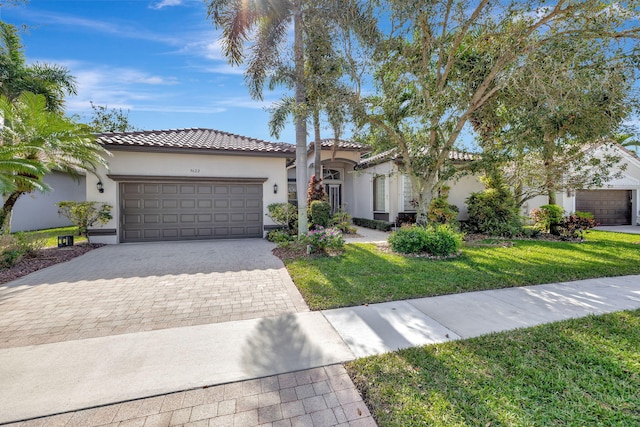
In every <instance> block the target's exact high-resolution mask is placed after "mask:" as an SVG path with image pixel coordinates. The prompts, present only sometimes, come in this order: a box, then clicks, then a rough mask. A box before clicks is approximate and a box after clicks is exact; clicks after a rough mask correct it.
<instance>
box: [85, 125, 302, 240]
mask: <svg viewBox="0 0 640 427" xmlns="http://www.w3.org/2000/svg"><path fill="white" fill-rule="evenodd" d="M98 142H99V143H100V144H102V145H103V146H104V148H106V149H107V150H108V151H109V152H111V154H112V157H110V158H109V159H108V162H109V170H101V171H100V172H99V174H98V175H99V176H100V181H98V179H96V178H87V181H86V195H87V200H92V201H98V202H105V203H109V204H111V205H112V206H113V210H112V215H113V219H112V220H111V222H109V223H108V224H105V225H104V226H102V227H99V228H95V229H92V230H91V231H90V233H89V235H90V237H91V240H92V241H93V242H100V243H124V242H153V241H168V240H195V239H214V238H241V237H263V235H264V231H265V228H268V226H269V225H272V222H271V220H270V219H269V218H268V217H267V216H266V214H267V206H268V205H269V204H271V203H276V202H285V201H286V200H287V162H288V161H289V160H291V159H293V158H294V157H295V147H294V146H292V145H290V144H285V143H271V142H267V141H262V140H258V139H254V138H248V137H244V136H239V135H235V134H230V133H226V132H220V131H216V130H212V129H180V130H166V131H143V132H125V133H108V134H101V135H98Z"/></svg>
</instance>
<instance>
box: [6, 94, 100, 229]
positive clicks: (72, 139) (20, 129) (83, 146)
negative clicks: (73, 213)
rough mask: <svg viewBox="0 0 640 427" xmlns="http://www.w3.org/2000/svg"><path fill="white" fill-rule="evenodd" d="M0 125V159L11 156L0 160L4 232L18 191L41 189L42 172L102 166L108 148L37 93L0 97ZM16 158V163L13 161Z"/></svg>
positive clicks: (70, 171)
mask: <svg viewBox="0 0 640 427" xmlns="http://www.w3.org/2000/svg"><path fill="white" fill-rule="evenodd" d="M0 112H1V113H2V115H3V116H4V126H3V127H2V130H1V133H0V137H1V140H0V159H3V158H4V157H8V155H12V157H13V161H14V163H13V164H11V163H4V162H0V176H2V177H3V181H4V182H5V183H6V184H5V185H4V188H3V196H4V204H3V206H2V208H1V209H0V228H1V230H2V231H3V232H5V233H6V232H9V231H10V227H11V212H12V211H13V207H14V205H15V203H16V202H17V201H18V199H19V198H20V197H21V196H22V195H23V194H28V193H31V192H33V191H36V190H41V191H44V190H47V189H48V187H47V185H46V184H45V183H44V177H45V174H46V173H48V172H50V171H52V170H56V171H61V172H63V173H67V174H70V175H71V176H78V175H79V174H83V173H94V174H95V173H96V170H97V168H98V167H99V166H105V167H106V161H105V159H104V157H103V156H106V155H107V154H108V153H107V151H105V150H104V149H103V148H102V147H101V146H100V145H99V144H97V143H96V141H95V138H94V137H93V133H92V130H91V128H90V127H89V126H87V125H84V124H79V123H76V122H74V121H73V120H71V119H69V118H67V117H65V116H63V115H62V114H60V113H58V112H55V111H49V109H48V108H47V101H46V98H45V97H44V96H43V95H35V94H33V93H30V92H25V93H23V94H22V95H20V96H19V97H18V98H17V99H14V100H13V101H11V100H9V99H7V98H6V97H4V96H2V97H0ZM16 162H17V163H16Z"/></svg>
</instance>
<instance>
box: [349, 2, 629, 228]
mask: <svg viewBox="0 0 640 427" xmlns="http://www.w3.org/2000/svg"><path fill="white" fill-rule="evenodd" d="M384 4H385V5H386V6H387V7H388V10H387V11H386V13H384V14H381V15H380V16H384V17H387V16H388V17H389V19H390V23H388V24H386V25H385V26H386V27H387V28H388V31H387V35H386V37H385V38H384V40H383V41H382V43H379V44H378V49H377V51H376V59H377V67H376V71H375V80H376V85H377V93H376V94H375V95H374V96H371V97H362V98H361V99H359V100H358V101H359V102H358V104H359V105H360V117H361V119H362V120H363V122H364V123H366V124H367V125H368V128H367V129H366V130H368V131H370V134H371V135H374V136H376V137H378V139H381V140H385V143H386V144H389V143H391V144H392V145H393V146H395V147H397V149H398V151H399V153H400V155H401V156H402V157H403V160H404V163H403V165H404V168H405V171H406V173H407V175H408V176H409V178H410V180H411V183H412V186H413V189H414V191H416V193H417V201H418V218H419V220H420V221H425V218H426V212H427V209H428V206H429V203H430V201H431V199H432V198H433V196H434V194H435V193H436V192H437V191H438V189H439V188H440V187H441V186H442V185H443V184H444V182H445V180H446V179H447V178H449V177H450V176H451V174H452V173H453V172H454V171H455V169H454V168H453V167H452V166H453V165H452V162H451V160H450V154H451V152H452V150H455V149H456V147H457V143H458V141H459V138H460V135H461V133H462V132H463V129H464V128H465V126H466V125H467V124H469V122H470V120H471V119H472V118H473V117H474V114H475V113H476V112H478V111H479V110H480V109H481V108H482V107H483V106H485V105H487V104H489V103H491V102H492V101H493V100H494V99H495V97H496V96H497V94H498V93H499V92H500V91H501V90H503V89H504V88H506V87H508V86H509V85H510V84H511V83H512V82H513V81H514V80H515V79H516V78H517V76H518V75H519V73H521V72H522V69H523V67H524V68H526V66H527V64H530V63H532V62H531V59H532V56H533V55H535V54H536V53H537V52H538V51H539V50H540V49H541V48H542V47H544V46H546V45H547V44H549V43H552V42H554V41H556V40H561V39H562V40H565V39H566V40H571V39H578V38H582V39H590V38H591V39H603V40H607V41H614V40H616V41H617V40H632V39H633V38H634V37H637V36H638V26H637V22H636V19H637V18H636V17H635V14H633V13H632V12H630V11H635V10H637V8H638V2H637V1H629V2H623V3H620V2H616V3H615V4H614V3H607V2H602V1H599V0H584V1H569V0H559V1H556V2H555V3H554V4H551V5H549V4H548V3H547V2H544V1H529V2H526V3H525V2H522V1H515V0H513V1H508V2H501V1H490V0H430V1H420V0H413V1H411V0H410V1H407V0H389V1H387V2H385V3H384ZM468 51H473V52H488V53H489V54H488V56H487V57H483V58H479V59H481V60H477V61H475V62H471V63H470V62H469V61H468V60H469V55H467V54H466V52H468Z"/></svg>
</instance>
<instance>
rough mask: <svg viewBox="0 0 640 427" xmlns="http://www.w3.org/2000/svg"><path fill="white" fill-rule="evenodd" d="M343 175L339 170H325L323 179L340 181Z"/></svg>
mask: <svg viewBox="0 0 640 427" xmlns="http://www.w3.org/2000/svg"><path fill="white" fill-rule="evenodd" d="M341 176H342V174H341V173H340V171H339V170H337V169H323V171H322V179H323V180H324V181H328V180H333V181H340V179H341Z"/></svg>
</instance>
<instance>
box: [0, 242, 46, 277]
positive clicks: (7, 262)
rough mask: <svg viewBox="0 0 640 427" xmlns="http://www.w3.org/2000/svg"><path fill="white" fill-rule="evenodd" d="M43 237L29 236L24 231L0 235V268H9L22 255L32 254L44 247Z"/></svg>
mask: <svg viewBox="0 0 640 427" xmlns="http://www.w3.org/2000/svg"><path fill="white" fill-rule="evenodd" d="M44 242H45V240H44V239H41V238H30V237H29V236H27V235H26V234H24V233H14V234H5V235H2V236H0V268H9V267H12V266H13V265H14V264H16V263H17V262H18V261H20V260H21V259H22V258H23V257H29V256H32V255H34V254H35V253H36V252H37V251H38V250H40V249H42V248H43V247H44Z"/></svg>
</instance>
